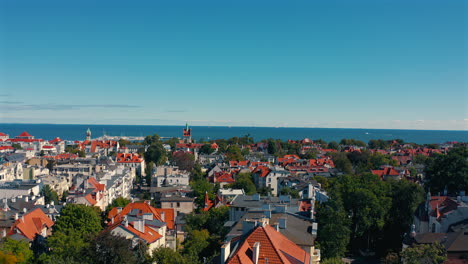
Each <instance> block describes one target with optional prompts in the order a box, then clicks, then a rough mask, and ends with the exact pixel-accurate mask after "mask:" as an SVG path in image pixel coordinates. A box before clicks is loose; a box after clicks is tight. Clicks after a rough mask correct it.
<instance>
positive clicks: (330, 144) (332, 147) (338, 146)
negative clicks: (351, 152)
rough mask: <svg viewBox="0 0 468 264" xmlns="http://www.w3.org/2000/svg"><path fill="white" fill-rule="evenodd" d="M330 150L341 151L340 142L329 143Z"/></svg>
mask: <svg viewBox="0 0 468 264" xmlns="http://www.w3.org/2000/svg"><path fill="white" fill-rule="evenodd" d="M328 148H331V149H336V150H339V149H340V144H338V142H336V141H331V142H330V143H328Z"/></svg>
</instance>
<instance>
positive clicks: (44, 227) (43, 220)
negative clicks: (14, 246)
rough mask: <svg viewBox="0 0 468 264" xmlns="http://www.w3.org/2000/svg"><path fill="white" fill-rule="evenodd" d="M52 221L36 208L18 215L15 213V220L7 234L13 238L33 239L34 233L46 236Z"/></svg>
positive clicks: (48, 233) (52, 223)
mask: <svg viewBox="0 0 468 264" xmlns="http://www.w3.org/2000/svg"><path fill="white" fill-rule="evenodd" d="M53 225H54V222H53V221H52V220H51V219H50V218H49V217H48V216H47V215H46V214H44V212H43V211H42V210H41V209H39V208H36V209H34V210H33V211H31V212H28V213H24V214H23V215H21V216H19V214H15V222H14V224H13V226H12V227H11V230H10V232H8V236H10V238H12V239H15V240H23V239H26V240H28V241H33V240H34V238H35V237H36V235H41V236H43V237H47V236H48V235H50V234H51V231H52V226H53Z"/></svg>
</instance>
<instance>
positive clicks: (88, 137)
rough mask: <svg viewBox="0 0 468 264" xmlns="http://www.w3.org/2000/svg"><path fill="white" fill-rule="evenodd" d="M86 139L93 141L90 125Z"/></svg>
mask: <svg viewBox="0 0 468 264" xmlns="http://www.w3.org/2000/svg"><path fill="white" fill-rule="evenodd" d="M86 140H88V141H91V130H89V127H88V130H86Z"/></svg>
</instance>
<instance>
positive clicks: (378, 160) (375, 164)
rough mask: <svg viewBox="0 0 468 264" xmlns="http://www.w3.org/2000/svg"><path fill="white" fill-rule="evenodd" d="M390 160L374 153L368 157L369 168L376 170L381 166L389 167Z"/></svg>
mask: <svg viewBox="0 0 468 264" xmlns="http://www.w3.org/2000/svg"><path fill="white" fill-rule="evenodd" d="M390 160H391V159H390V158H389V157H388V156H386V155H383V154H380V153H378V152H376V153H373V154H371V155H370V156H369V167H370V169H373V170H376V169H379V168H380V167H381V166H382V165H389V164H390Z"/></svg>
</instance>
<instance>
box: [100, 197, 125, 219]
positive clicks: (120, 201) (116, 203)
mask: <svg viewBox="0 0 468 264" xmlns="http://www.w3.org/2000/svg"><path fill="white" fill-rule="evenodd" d="M129 203H130V200H129V199H127V198H124V197H117V198H115V199H114V200H113V201H112V203H111V204H109V206H107V208H106V215H107V213H109V212H110V210H112V208H114V207H122V208H123V207H125V206H127V204H129Z"/></svg>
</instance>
